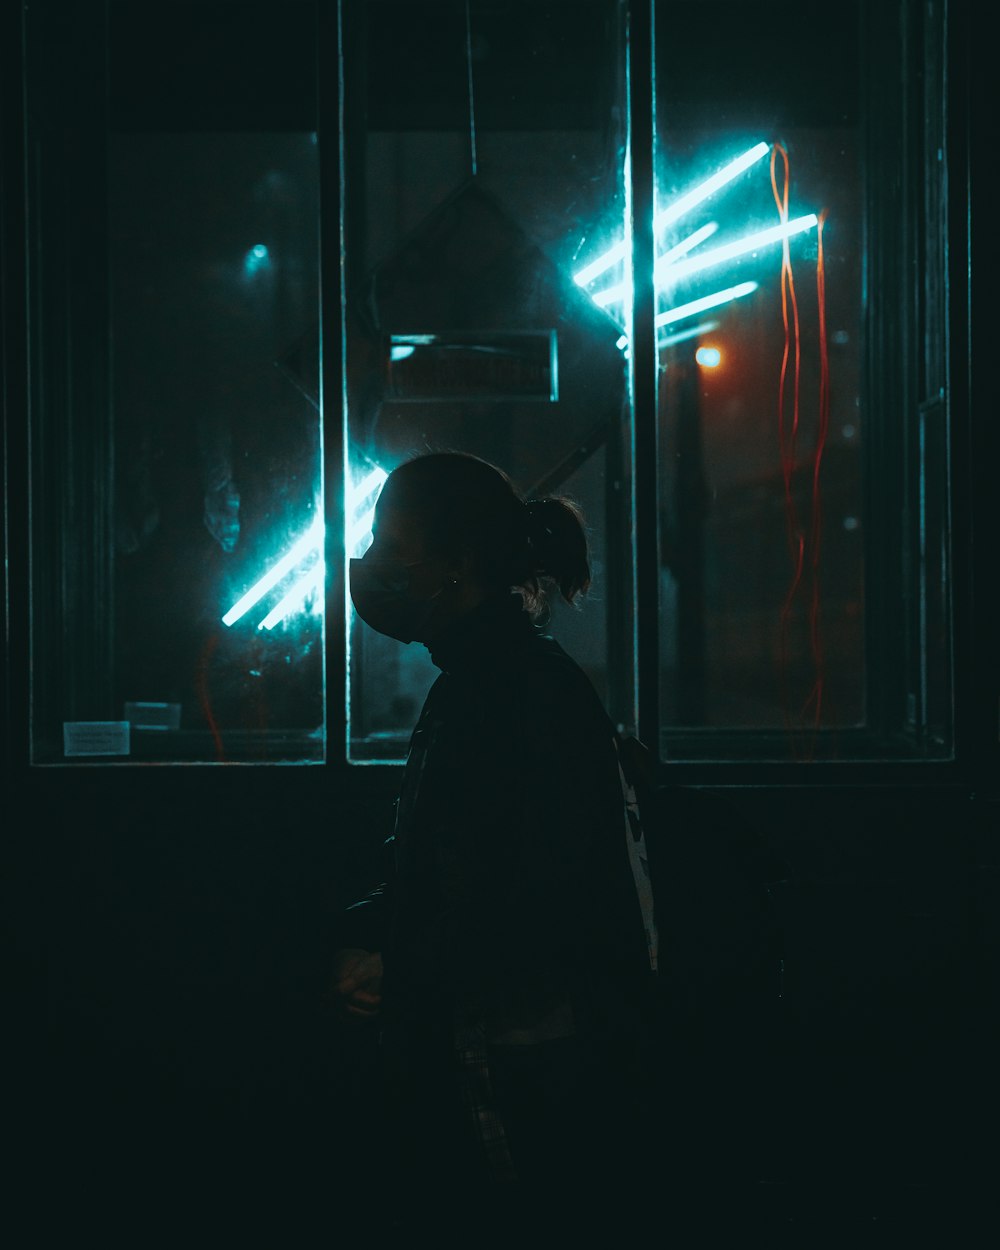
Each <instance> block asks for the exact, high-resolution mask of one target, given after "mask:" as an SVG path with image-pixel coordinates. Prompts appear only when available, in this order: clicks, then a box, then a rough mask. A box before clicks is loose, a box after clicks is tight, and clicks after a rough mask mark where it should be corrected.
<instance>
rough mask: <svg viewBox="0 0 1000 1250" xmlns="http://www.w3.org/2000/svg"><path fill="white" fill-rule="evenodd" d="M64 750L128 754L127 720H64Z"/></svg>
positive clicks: (77, 752) (67, 753)
mask: <svg viewBox="0 0 1000 1250" xmlns="http://www.w3.org/2000/svg"><path fill="white" fill-rule="evenodd" d="M63 752H64V754H66V755H128V754H129V723H128V721H127V720H66V721H63Z"/></svg>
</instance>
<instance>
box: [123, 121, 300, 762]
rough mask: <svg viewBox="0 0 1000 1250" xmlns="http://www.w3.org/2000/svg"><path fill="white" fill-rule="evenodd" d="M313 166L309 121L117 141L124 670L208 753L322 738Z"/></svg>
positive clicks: (283, 753) (130, 691)
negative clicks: (202, 739)
mask: <svg viewBox="0 0 1000 1250" xmlns="http://www.w3.org/2000/svg"><path fill="white" fill-rule="evenodd" d="M317 184H318V176H317V170H316V148H315V145H314V144H313V143H312V142H311V138H310V136H309V135H307V134H289V135H252V134H235V135H234V134H179V135H170V134H155V135H150V134H116V135H113V136H112V139H111V145H110V165H109V190H110V209H111V239H110V253H111V278H112V292H113V320H112V330H113V334H114V342H115V354H114V372H113V379H114V387H115V450H116V467H117V491H116V501H115V517H116V526H115V537H116V563H115V569H116V572H115V585H116V603H117V621H116V636H117V640H118V642H117V679H116V685H117V688H118V690H119V697H120V699H121V700H122V701H123V702H126V701H129V702H132V703H135V702H138V701H142V700H146V701H149V700H156V699H159V700H163V701H165V702H172V703H176V704H178V705H179V706H180V708H181V717H180V728H181V729H182V730H184V731H191V732H193V733H194V734H198V733H202V734H205V733H206V731H207V737H206V746H207V749H206V750H205V757H206V758H207V759H231V758H235V759H240V758H289V759H308V758H321V756H322V742H321V738H320V737H318V736H317V734H318V732H321V727H322V724H323V702H322V631H323V559H322V552H323V520H322V517H323V500H322V489H321V480H320V426H319V416H318V412H317V410H316V406H315V404H314V402H313V401H312V398H311V397H312V395H314V394H315V393H316V392H317V390H318V379H317V378H316V377H315V376H312V375H311V374H310V373H308V372H304V371H303V366H302V364H301V362H296V367H297V368H298V370H299V372H298V373H296V368H295V367H293V366H292V364H291V363H290V361H289V360H288V359H286V358H287V357H288V354H289V350H290V348H291V346H292V345H293V344H294V343H295V342H296V340H297V339H298V338H299V337H300V336H301V335H302V334H303V332H304V331H305V330H306V329H307V328H308V326H309V324H310V323H311V322H312V321H313V320H314V319H315V316H316V309H317V304H318V277H317V261H318V249H317V205H316V188H317ZM179 188H183V194H182V195H180V194H179V191H178V189H179ZM133 737H137V740H138V743H139V749H140V750H141V749H145V751H146V752H147V753H148V751H151V750H155V751H156V752H158V753H163V754H165V755H166V754H168V753H169V752H170V751H171V750H172V749H176V750H183V749H185V748H184V746H183V745H182V744H181V743H180V742H174V741H169V740H167V739H165V738H164V737H163V735H160V736H159V737H158V738H157V739H156V742H155V746H152V745H150V746H147V744H146V742H145V741H144V739H143V738H142V736H141V735H138V736H137V735H133ZM187 749H188V750H196V748H194V747H193V745H192V746H188V747H187Z"/></svg>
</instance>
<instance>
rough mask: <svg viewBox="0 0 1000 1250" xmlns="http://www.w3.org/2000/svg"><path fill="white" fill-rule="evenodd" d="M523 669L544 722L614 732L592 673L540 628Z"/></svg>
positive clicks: (570, 727) (571, 727)
mask: <svg viewBox="0 0 1000 1250" xmlns="http://www.w3.org/2000/svg"><path fill="white" fill-rule="evenodd" d="M523 671H524V675H525V677H526V679H527V681H528V685H529V688H530V693H531V705H532V707H533V708H534V709H535V711H536V712H537V713H538V714H539V715H540V717H541V719H542V721H543V722H544V723H549V724H552V723H553V722H556V721H558V722H560V723H562V724H563V725H565V726H566V728H567V729H569V730H573V729H576V730H578V731H585V732H599V733H601V734H607V735H611V734H612V733H613V730H612V725H611V720H610V717H609V716H608V713H607V711H606V710H605V707H604V704H603V703H602V702H601V699H600V696H599V695H598V693H597V690H596V688H595V686H594V683H593V681H592V680H591V678H590V676H589V675H588V674H587V673H586V671H585V670H584V669H583V667H582V666H581V665H580V663H579V662H578V661H577V660H576V659H575V658H574V657H573V656H572V655H570V653H569V652H568V651H566V650H565V648H564V647H563V646H562V645H561V644H560V643H559V642H557V641H556V639H554V638H553V637H551V636H550V635H548V634H546V633H544V632H541V631H539V632H538V633H537V634H536V636H535V637H534V638H533V639H532V641H531V643H530V645H529V646H528V647H527V648H526V657H525V663H524V668H523Z"/></svg>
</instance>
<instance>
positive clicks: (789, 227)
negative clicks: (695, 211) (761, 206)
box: [665, 213, 819, 282]
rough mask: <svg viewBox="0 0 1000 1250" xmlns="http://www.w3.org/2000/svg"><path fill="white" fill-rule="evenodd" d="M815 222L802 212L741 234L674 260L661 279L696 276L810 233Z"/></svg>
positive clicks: (810, 214)
mask: <svg viewBox="0 0 1000 1250" xmlns="http://www.w3.org/2000/svg"><path fill="white" fill-rule="evenodd" d="M818 220H819V219H818V218H817V216H816V214H815V213H806V215H805V216H804V217H796V218H795V219H794V221H788V222H785V223H784V224H783V225H780V226H772V227H770V229H768V230H758V231H756V232H755V233H754V234H747V235H744V236H743V237H742V238H741V239H736V240H735V241H734V242H732V243H724V244H723V245H722V247H713V248H712V249H711V251H708V252H702V253H701V254H700V255H698V256H690V257H688V259H687V260H682V261H678V262H677V263H676V264H674V265H671V266H670V268H669V270H668V271H667V272H666V274H665V277H666V278H669V279H670V281H671V282H677V281H679V280H680V279H681V278H686V277H688V276H689V275H690V274H692V273H699V272H700V271H701V270H702V269H709V268H711V266H712V265H720V264H722V262H723V261H726V260H734V259H735V258H736V257H737V256H745V255H746V254H747V253H748V252H755V251H757V249H758V248H761V247H767V246H769V245H770V244H771V243H778V242H780V241H781V240H782V239H787V238H790V237H791V236H792V235H794V234H801V233H802V232H803V231H804V230H811V229H812V228H813V226H815V225H816V224H817V222H818Z"/></svg>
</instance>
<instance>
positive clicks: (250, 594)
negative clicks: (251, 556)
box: [222, 515, 324, 625]
mask: <svg viewBox="0 0 1000 1250" xmlns="http://www.w3.org/2000/svg"><path fill="white" fill-rule="evenodd" d="M323 533H324V526H323V518H322V516H319V515H318V516H316V518H315V519H314V520H313V523H312V525H310V526H309V529H308V530H307V531H306V532H305V533H304V534H303V535H302V537H301V538H300V539H298V541H297V542H295V543H293V545H292V546H291V547H290V548H289V549H288V551H287V552H286V553H285V554H284V555H283V556H282V557H281V559H280V560H278V562H277V563H276V564H273V565H272V566H271V567H270V568H269V569H268V571H267V572H266V573H265V574H264V576H263V577H262V578H261V579H260V580H259V581H256V582H254V584H253V585H252V586H251V587H250V589H249V590H248V591H247V592H246V594H245V595H243V596H241V598H239V599H237V601H236V602H235V603H234V604H233V606H232V607H231V608H230V609H229V611H228V612H227V613H226V614H225V616H224V617H223V618H222V623H223V625H234V624H235V623H236V622H237V621H238V620H239V619H240V617H241V616H245V615H246V613H247V612H249V611H250V609H251V608H252V607H253V606H254V604H255V603H258V602H259V601H260V600H261V599H263V597H264V596H265V595H266V594H267V592H268V591H269V590H271V589H272V588H273V587H274V586H276V585H277V584H278V582H280V581H281V579H282V578H283V577H285V576H287V575H288V574H289V573H290V572H291V571H292V569H294V568H295V567H296V566H297V565H299V564H301V563H302V561H303V560H304V559H305V558H306V556H308V555H310V554H311V553H312V552H313V551H315V550H317V549H320V550H322V546H323Z"/></svg>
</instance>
